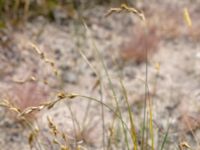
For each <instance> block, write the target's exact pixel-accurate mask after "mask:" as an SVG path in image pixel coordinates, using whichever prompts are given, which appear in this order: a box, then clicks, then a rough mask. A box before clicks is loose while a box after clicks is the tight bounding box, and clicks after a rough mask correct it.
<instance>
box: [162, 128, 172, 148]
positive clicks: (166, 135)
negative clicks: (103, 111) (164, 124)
mask: <svg viewBox="0 0 200 150" xmlns="http://www.w3.org/2000/svg"><path fill="white" fill-rule="evenodd" d="M169 128H170V125H168V128H167V132H166V133H165V136H164V139H163V142H162V145H161V148H160V150H163V149H164V146H165V144H166V143H167V137H168V134H169Z"/></svg>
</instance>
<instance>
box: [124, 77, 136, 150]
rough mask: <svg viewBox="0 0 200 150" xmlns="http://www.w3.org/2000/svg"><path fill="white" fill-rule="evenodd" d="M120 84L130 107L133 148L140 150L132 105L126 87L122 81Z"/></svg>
mask: <svg viewBox="0 0 200 150" xmlns="http://www.w3.org/2000/svg"><path fill="white" fill-rule="evenodd" d="M120 84H121V87H122V90H123V93H124V96H125V100H126V104H127V106H128V113H129V121H130V124H131V139H132V142H133V147H134V150H137V149H138V141H137V133H136V129H135V125H134V121H133V114H132V112H131V107H130V104H129V102H128V96H127V92H126V89H125V86H124V84H123V82H122V80H120Z"/></svg>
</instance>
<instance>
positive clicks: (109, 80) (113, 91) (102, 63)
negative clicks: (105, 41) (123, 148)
mask: <svg viewBox="0 0 200 150" xmlns="http://www.w3.org/2000/svg"><path fill="white" fill-rule="evenodd" d="M83 24H84V26H85V29H86V31H88V32H89V33H90V30H89V28H88V26H87V25H86V23H85V21H84V20H83ZM91 40H92V41H91V42H92V44H93V47H94V50H95V52H96V54H97V56H98V58H99V60H100V61H101V65H102V66H103V69H104V71H105V74H106V77H107V79H108V82H109V86H110V89H111V91H112V94H113V97H114V101H115V105H116V112H117V113H118V114H119V117H120V121H123V118H122V114H121V110H120V107H119V103H118V99H117V95H116V92H115V90H114V87H113V83H112V80H111V78H110V75H109V73H108V70H107V67H106V65H105V62H104V59H103V57H102V55H101V54H100V52H99V50H98V48H97V47H96V44H95V42H94V40H93V39H91ZM121 125H122V128H123V131H124V136H125V142H126V145H127V148H128V150H130V147H129V142H128V137H127V133H126V129H125V127H124V124H123V123H122V122H121Z"/></svg>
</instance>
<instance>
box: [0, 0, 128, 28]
mask: <svg viewBox="0 0 200 150" xmlns="http://www.w3.org/2000/svg"><path fill="white" fill-rule="evenodd" d="M128 1H130V0H0V28H3V27H5V26H6V24H7V23H9V24H11V25H17V24H18V23H22V22H25V21H27V20H28V19H30V18H33V17H35V16H39V15H42V16H45V17H48V18H49V19H51V20H52V19H54V11H55V10H59V9H62V10H64V11H66V13H68V15H69V16H73V12H74V10H77V9H80V8H81V9H86V8H90V7H92V6H94V5H99V4H100V5H102V4H104V5H109V4H113V3H114V4H120V3H128Z"/></svg>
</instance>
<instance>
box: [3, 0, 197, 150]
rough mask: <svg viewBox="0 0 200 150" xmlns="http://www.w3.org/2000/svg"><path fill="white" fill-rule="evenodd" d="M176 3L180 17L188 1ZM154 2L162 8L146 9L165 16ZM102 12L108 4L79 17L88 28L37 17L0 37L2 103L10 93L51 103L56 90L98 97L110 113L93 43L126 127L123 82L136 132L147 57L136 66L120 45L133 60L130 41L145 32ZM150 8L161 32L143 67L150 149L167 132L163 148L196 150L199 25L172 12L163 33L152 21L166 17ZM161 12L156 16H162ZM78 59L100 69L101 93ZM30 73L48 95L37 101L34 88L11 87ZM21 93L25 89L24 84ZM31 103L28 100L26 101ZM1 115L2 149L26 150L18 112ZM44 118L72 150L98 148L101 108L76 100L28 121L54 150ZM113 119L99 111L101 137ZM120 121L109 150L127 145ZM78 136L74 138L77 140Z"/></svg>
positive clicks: (110, 96) (105, 82) (127, 18)
mask: <svg viewBox="0 0 200 150" xmlns="http://www.w3.org/2000/svg"><path fill="white" fill-rule="evenodd" d="M165 3H166V4H163V5H162V7H166V8H168V7H167V6H168V5H167V4H168V2H167V1H166V2H165ZM176 4H177V5H176V6H175V7H177V8H179V9H180V11H177V12H181V11H182V7H183V6H186V4H188V3H186V2H185V3H180V4H178V3H176ZM198 4H199V2H198V1H197V2H196V3H194V4H190V5H189V8H191V9H190V10H192V12H193V13H191V14H192V17H194V18H198V17H199V15H197V13H196V7H197V8H198ZM158 5H159V3H158V4H151V6H150V7H151V8H152V9H153V10H154V8H157V9H156V11H157V12H162V11H161V10H159V8H158ZM195 5H196V6H195ZM144 6H145V5H144V4H139V5H138V7H142V8H143V7H144ZM159 6H160V5H159ZM170 6H171V5H170ZM160 7H161V6H160ZM177 8H176V9H177ZM179 9H177V10H179ZM171 10H174V8H171ZM106 11H107V8H106V7H102V6H96V7H95V8H93V9H90V10H87V11H85V12H84V13H83V15H84V16H85V17H86V23H87V25H88V28H89V30H86V29H85V27H84V25H83V23H82V22H81V21H80V20H77V19H74V20H67V21H66V20H65V21H64V22H63V23H60V24H59V23H49V22H48V21H47V20H45V19H44V18H42V17H38V18H37V19H35V20H32V21H31V22H28V23H26V25H25V27H23V29H18V30H12V31H6V32H2V33H1V37H2V41H1V42H2V43H3V44H1V47H0V50H1V51H0V53H1V54H0V56H1V57H0V61H1V64H0V80H1V82H0V88H1V95H3V96H2V98H3V97H5V96H8V95H9V96H10V95H13V94H14V95H17V96H19V95H24V99H25V100H26V99H27V100H32V101H35V99H37V98H39V99H41V98H46V97H48V99H49V100H52V99H55V95H56V94H57V93H58V92H59V91H66V92H69V93H70V92H73V93H78V94H82V95H87V96H90V97H95V98H97V99H101V98H102V99H103V102H104V103H105V104H107V105H109V106H110V107H111V108H113V109H114V108H115V102H114V99H113V94H112V91H111V88H110V86H109V82H108V80H107V77H106V73H105V70H104V69H103V66H102V64H101V61H100V60H99V58H98V56H97V54H96V52H95V46H96V48H97V49H98V50H99V52H100V55H101V56H102V57H103V59H104V62H105V65H106V66H107V69H108V72H109V75H110V78H111V79H112V82H113V86H114V90H115V91H116V96H117V98H118V100H119V105H120V108H121V110H122V115H123V118H124V121H125V122H128V113H127V107H126V104H125V100H124V96H123V92H122V88H121V85H120V77H121V78H122V79H123V82H124V85H125V87H126V90H127V94H128V98H129V103H130V105H131V109H132V111H133V114H134V120H135V124H136V129H137V131H138V133H139V130H140V126H141V124H142V121H143V120H142V117H143V104H144V92H145V91H144V90H145V84H144V81H145V77H146V73H145V71H146V63H145V61H144V60H143V61H141V62H139V63H137V62H136V61H137V59H138V56H136V55H135V54H133V55H132V56H131V57H130V58H128V59H126V58H123V57H122V55H123V53H124V51H123V50H124V49H126V48H124V47H123V46H122V45H125V46H126V45H128V44H129V45H130V46H129V47H131V48H130V49H129V52H130V51H131V52H130V55H131V54H132V53H133V52H132V51H135V49H137V48H140V46H138V45H136V46H134V45H133V46H132V45H131V44H130V40H132V41H134V40H137V39H138V37H140V35H141V34H142V33H143V31H141V30H142V29H143V28H141V29H139V30H138V32H136V31H133V30H134V29H135V28H136V27H137V26H138V25H137V24H138V23H139V22H140V21H139V20H138V19H135V18H136V17H135V16H133V15H132V16H131V15H128V14H126V13H122V14H114V15H111V16H109V17H108V18H105V17H104V15H105V12H106ZM151 11H152V10H151V9H149V10H147V12H149V16H150V17H149V18H150V20H153V21H151V25H152V24H153V25H152V26H153V27H155V28H156V33H158V34H159V36H158V37H157V38H158V39H159V40H157V41H155V42H156V47H154V46H153V47H151V45H150V46H149V48H152V49H157V50H156V51H154V50H152V53H151V54H152V55H151V56H150V57H149V62H148V86H149V92H150V95H151V99H152V101H153V121H154V128H155V130H154V132H155V146H156V147H160V144H161V142H162V139H163V137H164V133H165V132H166V131H167V128H168V127H170V128H169V137H168V141H167V144H166V147H165V148H164V149H170V150H173V149H178V145H179V144H180V143H181V142H187V143H188V144H189V145H190V146H191V147H192V149H196V150H197V149H199V148H200V147H199V146H200V145H199V144H198V142H197V141H199V140H198V139H200V130H199V128H200V84H199V83H200V50H199V48H200V44H199V40H200V38H199V35H200V34H199V35H198V34H194V33H197V32H199V31H198V30H197V29H198V28H197V27H199V26H198V25H199V22H197V20H194V22H193V24H194V29H193V28H192V30H190V29H188V28H187V26H186V24H184V21H183V22H180V21H179V19H180V16H178V15H177V17H176V15H174V16H175V18H176V19H177V20H178V21H174V22H173V20H172V25H171V24H170V25H171V26H172V27H171V26H170V25H169V24H167V26H168V27H169V28H167V29H166V30H162V29H163V26H161V25H160V24H161V23H160V24H157V22H156V21H155V20H156V19H161V18H162V17H163V16H159V14H151V15H150V12H151ZM97 12H98V13H97ZM163 12H164V11H163ZM163 12H162V13H160V14H161V15H163V14H165V12H164V13H163ZM166 14H167V13H166ZM170 15H171V14H170V13H169V16H170ZM197 16H198V17H197ZM181 19H183V18H181ZM58 20H59V18H58ZM166 20H167V19H166ZM59 22H60V21H59ZM177 22H178V23H180V24H177ZM158 23H159V22H158ZM173 23H174V24H173ZM163 24H165V23H163ZM159 25H160V26H159ZM195 27H196V28H195ZM175 31H176V32H175ZM168 33H169V34H168ZM132 34H133V35H134V36H133V35H132ZM142 38H144V39H145V40H146V39H147V40H148V39H151V38H156V37H154V36H151V34H150V33H147V35H144V37H142ZM127 41H128V42H127ZM30 43H34V44H35V45H37V46H38V47H39V48H40V49H41V51H42V52H44V53H45V56H46V57H47V58H48V59H51V60H53V61H54V62H55V68H56V69H57V70H58V72H59V76H58V77H56V76H55V74H54V72H53V71H54V70H53V69H55V68H52V67H51V66H50V65H49V64H48V63H45V62H44V61H43V60H42V59H41V58H40V56H39V55H38V54H37V53H36V51H35V50H34V48H33V47H32V46H31V44H30ZM94 43H95V44H94ZM150 44H151V43H150ZM144 47H146V46H144ZM144 47H142V48H144ZM147 47H148V46H147ZM143 53H144V52H143ZM81 54H82V55H81ZM83 54H84V56H85V57H86V58H87V59H88V60H89V62H90V65H92V66H93V67H94V69H95V70H96V71H98V72H99V73H98V75H100V76H101V77H102V84H103V87H102V94H100V93H101V90H100V87H99V86H97V87H95V84H96V83H97V81H98V80H97V79H98V78H97V76H96V75H95V73H94V70H93V69H92V68H91V67H90V66H89V65H88V64H87V62H86V61H85V60H84V58H83V57H82V56H83ZM31 76H34V77H35V78H36V79H37V87H38V88H39V89H41V90H40V92H43V93H45V94H46V95H45V96H44V95H41V93H39V94H40V97H37V96H36V97H33V98H30V95H31V94H32V93H33V94H35V95H37V94H38V93H34V91H32V90H28V91H27V92H25V91H24V90H23V87H24V84H20V85H18V84H17V83H16V82H14V81H18V80H26V79H29V78H30V77H31ZM44 81H48V84H44ZM27 82H29V81H27ZM30 84H32V83H30ZM26 88H29V87H28V85H27V87H26ZM16 89H21V90H19V91H18V90H16ZM16 91H17V92H16ZM24 93H25V94H24ZM30 104H32V103H31V102H30ZM30 104H29V105H30ZM27 105H28V104H27ZM0 111H1V116H0V133H1V134H0V147H1V148H2V149H3V150H8V149H16V150H27V149H30V147H29V144H28V136H29V134H30V132H31V131H30V129H28V128H25V127H24V126H23V125H21V124H20V123H18V122H17V120H16V119H15V115H12V114H10V113H9V112H8V111H7V110H5V109H2V108H1V110H0ZM87 111H88V112H87ZM71 113H72V114H73V116H72V115H71ZM87 113H88V115H87ZM47 116H50V117H51V118H52V119H53V121H54V122H55V123H56V124H57V126H58V128H59V129H60V131H62V132H64V133H67V135H69V139H71V143H70V144H71V146H72V147H73V146H74V145H75V143H76V142H78V143H79V144H80V145H82V146H83V147H85V148H86V149H102V116H101V105H100V104H99V103H96V102H91V101H88V100H86V99H84V98H80V97H78V98H75V99H74V100H72V101H66V102H61V103H59V104H57V105H56V106H55V107H53V108H52V109H50V110H44V111H42V112H40V113H38V114H37V119H36V121H34V122H32V124H34V125H35V124H36V125H37V126H39V128H40V131H41V132H40V136H39V137H38V139H39V141H40V142H41V143H42V145H45V144H47V145H45V146H44V149H58V145H56V144H49V142H50V141H51V140H53V138H52V136H50V133H49V128H48V122H47ZM113 118H114V114H113V112H111V111H110V110H108V109H107V108H104V119H105V122H104V125H105V131H104V133H105V137H106V138H105V139H107V138H108V137H109V131H110V130H109V129H110V128H111V125H112V122H113ZM73 120H77V122H78V125H77V124H76V125H74V124H73ZM119 124H120V122H119V120H117V121H116V131H115V136H114V137H115V138H116V139H117V140H118V141H119V143H118V144H116V143H115V142H114V140H113V143H112V145H113V146H112V149H123V146H124V145H123V139H122V138H120V136H119V135H120V134H122V133H121V130H120V129H119V127H118V126H120V125H119ZM74 126H75V129H74ZM80 130H83V132H82V137H81V136H80V135H78V133H79V134H80V132H81V131H80ZM191 130H192V132H191ZM74 131H76V132H77V135H74V133H75V132H74ZM75 136H76V140H74V137H75ZM61 141H62V140H61ZM107 141H108V140H106V142H107ZM120 141H121V142H120ZM48 144H49V145H48ZM37 146H38V145H37V143H36V149H39V148H38V147H37ZM156 149H158V148H156Z"/></svg>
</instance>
